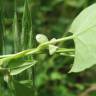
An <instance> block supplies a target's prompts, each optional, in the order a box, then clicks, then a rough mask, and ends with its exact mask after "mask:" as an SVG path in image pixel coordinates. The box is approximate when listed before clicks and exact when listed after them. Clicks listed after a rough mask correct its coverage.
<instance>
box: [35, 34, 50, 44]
mask: <svg viewBox="0 0 96 96" xmlns="http://www.w3.org/2000/svg"><path fill="white" fill-rule="evenodd" d="M36 40H37V42H38V43H40V44H41V43H44V42H47V41H48V38H47V37H46V36H45V35H43V34H37V35H36Z"/></svg>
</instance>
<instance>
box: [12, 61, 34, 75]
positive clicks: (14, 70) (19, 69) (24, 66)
mask: <svg viewBox="0 0 96 96" xmlns="http://www.w3.org/2000/svg"><path fill="white" fill-rule="evenodd" d="M35 64H36V61H32V62H24V63H22V64H21V65H19V66H17V67H13V68H11V69H10V75H18V74H20V73H21V72H23V71H25V70H26V69H28V68H30V67H32V66H34V65H35Z"/></svg>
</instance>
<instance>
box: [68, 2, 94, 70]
mask: <svg viewBox="0 0 96 96" xmlns="http://www.w3.org/2000/svg"><path fill="white" fill-rule="evenodd" d="M69 31H70V32H72V33H73V34H74V42H75V60H74V64H73V66H72V69H71V70H70V72H80V71H83V70H85V69H87V68H90V67H92V66H93V65H95V64H96V3H95V4H93V5H91V6H89V7H88V8H86V9H85V10H83V11H82V12H81V13H80V14H79V16H77V18H76V19H75V20H74V21H73V23H72V26H71V28H70V30H69Z"/></svg>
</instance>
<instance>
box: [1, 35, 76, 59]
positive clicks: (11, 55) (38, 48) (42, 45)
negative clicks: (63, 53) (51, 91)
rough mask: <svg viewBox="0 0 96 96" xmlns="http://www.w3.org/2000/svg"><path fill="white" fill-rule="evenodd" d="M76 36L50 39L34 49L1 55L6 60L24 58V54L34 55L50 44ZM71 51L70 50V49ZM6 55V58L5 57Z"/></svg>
mask: <svg viewBox="0 0 96 96" xmlns="http://www.w3.org/2000/svg"><path fill="white" fill-rule="evenodd" d="M73 38H74V35H72V36H69V37H63V38H60V39H57V40H55V41H48V42H45V43H43V44H40V45H39V46H38V47H37V48H34V49H27V50H24V51H21V52H18V53H16V54H9V55H4V56H3V55H2V56H0V58H2V59H5V60H10V59H16V58H22V57H24V56H28V55H33V54H37V53H39V52H40V51H41V50H42V49H45V48H46V47H48V45H50V44H54V43H59V42H63V41H67V40H71V39H73ZM67 51H68V50H67ZM69 51H70V50H69ZM3 57H5V58H3Z"/></svg>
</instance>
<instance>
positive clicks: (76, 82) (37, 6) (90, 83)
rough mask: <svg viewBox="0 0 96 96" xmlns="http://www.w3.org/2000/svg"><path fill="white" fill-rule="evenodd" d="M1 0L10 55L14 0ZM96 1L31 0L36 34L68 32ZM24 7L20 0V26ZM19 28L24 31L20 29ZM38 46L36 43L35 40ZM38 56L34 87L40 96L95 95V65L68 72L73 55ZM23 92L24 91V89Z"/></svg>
mask: <svg viewBox="0 0 96 96" xmlns="http://www.w3.org/2000/svg"><path fill="white" fill-rule="evenodd" d="M0 1H2V3H1V5H0V7H1V6H3V17H4V25H5V43H6V44H5V50H6V54H9V53H13V36H12V24H13V17H14V0H0ZM95 2H96V0H30V12H31V13H32V28H33V32H34V34H38V33H42V34H45V35H46V36H48V38H49V39H52V38H54V37H55V38H60V37H62V36H64V35H69V33H68V28H69V26H70V24H71V23H72V21H73V20H74V18H75V17H76V16H77V15H78V14H79V13H80V12H81V11H82V10H83V9H84V8H86V7H87V6H89V5H91V4H93V3H95ZM23 10H24V0H17V14H18V23H19V25H21V18H22V14H23ZM19 31H20V33H21V29H20V28H19ZM0 38H1V36H0ZM34 39H35V38H34ZM34 42H35V41H34ZM35 45H36V46H37V43H36V42H35ZM60 46H62V47H63V46H66V47H72V46H74V44H73V42H69V43H67V44H60ZM36 58H37V59H38V60H39V62H38V64H37V65H36V66H35V67H36V69H35V80H34V82H35V87H36V88H35V90H36V91H37V93H38V95H37V96H96V77H95V76H96V67H95V66H94V67H93V68H91V69H89V70H86V71H83V72H81V73H71V74H69V73H68V71H69V70H70V68H71V64H72V62H73V58H71V57H70V58H68V57H65V56H62V55H61V56H60V55H58V54H55V55H54V56H50V55H49V54H41V55H38V56H36ZM23 74H24V73H23ZM21 76H22V75H21ZM22 78H23V77H20V76H19V77H18V79H16V80H17V81H21V80H22ZM27 83H28V84H29V85H28V84H27V86H31V83H32V82H27ZM4 86H5V85H4ZM5 87H6V86H5ZM5 89H6V88H5ZM21 91H22V92H24V90H21ZM6 96H7V95H6ZM9 96H10V95H9ZM18 96H19V95H18Z"/></svg>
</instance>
